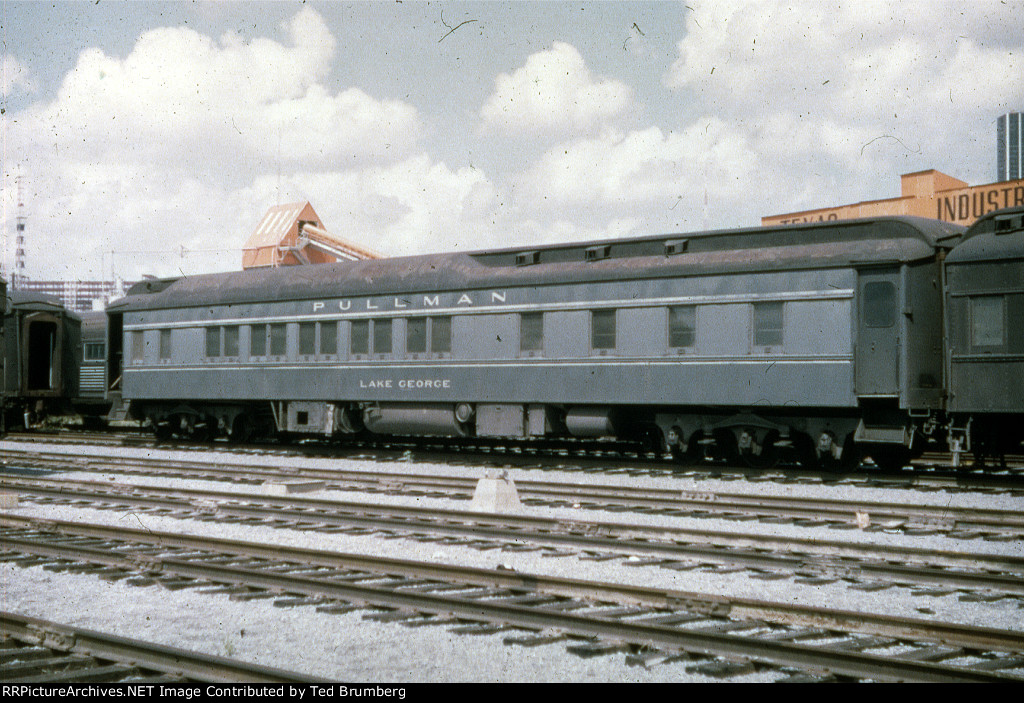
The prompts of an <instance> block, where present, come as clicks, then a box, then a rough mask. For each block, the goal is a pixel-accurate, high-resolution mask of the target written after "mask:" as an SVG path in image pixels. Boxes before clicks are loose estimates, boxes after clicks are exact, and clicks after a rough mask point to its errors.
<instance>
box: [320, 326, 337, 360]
mask: <svg viewBox="0 0 1024 703" xmlns="http://www.w3.org/2000/svg"><path fill="white" fill-rule="evenodd" d="M320 353H321V354H337V353H338V323H337V322H321V323H320Z"/></svg>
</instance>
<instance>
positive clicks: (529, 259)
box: [516, 251, 540, 266]
mask: <svg viewBox="0 0 1024 703" xmlns="http://www.w3.org/2000/svg"><path fill="white" fill-rule="evenodd" d="M539 263H540V252H539V251H524V252H521V253H519V254H516V266H532V265H533V264H539Z"/></svg>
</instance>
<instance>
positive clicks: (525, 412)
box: [108, 218, 963, 465]
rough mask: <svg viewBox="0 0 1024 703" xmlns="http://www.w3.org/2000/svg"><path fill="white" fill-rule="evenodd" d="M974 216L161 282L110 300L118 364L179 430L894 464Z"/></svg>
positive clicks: (904, 446) (138, 392)
mask: <svg viewBox="0 0 1024 703" xmlns="http://www.w3.org/2000/svg"><path fill="white" fill-rule="evenodd" d="M962 233H963V229H962V228H959V227H956V226H953V225H949V224H946V223H942V222H938V221H932V220H924V219H917V218H879V219H871V220H852V221H845V222H829V223H823V224H814V225H805V226H786V227H769V228H756V229H744V230H733V231H719V232H709V233H700V234H692V235H673V236H661V237H646V238H641V239H630V240H614V241H603V242H591V243H586V244H573V245H564V246H546V247H538V248H536V249H531V250H524V249H509V250H501V251H485V252H476V253H467V254H447V255H432V256H421V257H409V258H396V259H385V260H375V261H359V262H346V263H337V264H321V265H313V266H304V267H297V268H279V269H266V270H249V271H242V272H233V273H227V274H217V275H207V276H190V277H187V278H180V279H165V280H159V281H146V282H143V283H141V284H139V285H137V286H135V287H133V288H132V289H131V290H130V291H129V293H128V295H127V297H126V298H124V299H122V300H120V301H117V302H115V303H113V304H111V305H110V306H109V307H108V315H109V324H110V329H111V332H110V355H109V358H110V362H109V363H110V364H111V368H110V370H109V371H108V374H109V377H110V378H114V379H120V382H121V386H120V387H121V388H122V389H123V395H124V398H125V400H127V401H129V402H130V412H131V413H132V414H133V416H135V417H137V418H145V419H148V420H150V421H151V422H152V423H153V424H154V426H155V427H157V428H158V429H159V431H160V432H162V433H164V434H171V433H180V434H190V435H193V436H209V435H210V434H213V433H215V432H222V433H226V434H228V435H230V436H234V437H238V438H244V437H248V436H251V435H252V434H253V433H255V432H282V433H316V434H325V435H331V434H344V433H352V432H359V431H364V430H366V431H370V432H374V433H379V434H428V435H476V436H510V437H543V436H552V435H571V436H577V437H598V436H617V437H621V438H630V439H641V440H645V441H648V442H650V443H651V446H652V447H653V448H659V449H666V450H670V451H672V452H673V453H674V454H676V455H679V456H690V457H700V456H707V455H709V454H710V455H713V456H721V457H724V458H728V459H732V458H742V459H744V460H746V461H748V462H750V463H752V464H754V465H763V464H767V463H771V462H773V461H775V460H776V459H777V458H779V457H780V456H781V455H783V454H791V455H792V456H793V457H794V458H796V459H799V460H801V461H805V462H807V463H816V462H821V463H825V464H832V463H848V462H852V461H854V460H855V459H856V457H857V456H859V453H860V451H861V450H867V451H868V452H869V453H870V454H871V455H872V456H873V457H874V458H875V460H876V461H877V462H880V463H893V462H896V463H898V462H902V461H904V460H905V459H906V458H907V457H908V456H909V454H910V453H911V452H912V451H913V450H914V449H915V447H917V446H919V443H918V442H917V440H918V434H919V430H920V429H921V428H922V427H923V425H924V424H925V423H926V420H925V418H931V419H932V421H933V419H934V417H935V416H936V414H937V413H940V412H941V411H942V410H943V404H944V402H945V398H944V389H943V383H942V380H943V362H944V360H943V353H942V348H943V345H942V335H943V319H942V298H941V279H942V267H941V259H942V253H943V252H944V251H945V250H946V249H949V248H951V247H952V246H953V244H954V243H955V242H956V241H957V240H958V239H959V237H960V236H961V235H962Z"/></svg>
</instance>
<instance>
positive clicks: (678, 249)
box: [665, 239, 690, 256]
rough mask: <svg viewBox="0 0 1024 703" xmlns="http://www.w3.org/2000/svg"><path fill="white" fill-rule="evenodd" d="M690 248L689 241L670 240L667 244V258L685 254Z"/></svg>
mask: <svg viewBox="0 0 1024 703" xmlns="http://www.w3.org/2000/svg"><path fill="white" fill-rule="evenodd" d="M689 248H690V240H689V239H670V240H669V241H667V242H665V256H676V255H677V254H685V253H686V250H687V249H689Z"/></svg>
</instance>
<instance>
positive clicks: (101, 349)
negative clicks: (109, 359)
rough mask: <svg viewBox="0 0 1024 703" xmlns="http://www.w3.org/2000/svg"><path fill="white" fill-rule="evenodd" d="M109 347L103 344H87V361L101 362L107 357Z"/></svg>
mask: <svg viewBox="0 0 1024 703" xmlns="http://www.w3.org/2000/svg"><path fill="white" fill-rule="evenodd" d="M106 349H107V345H106V344H104V343H102V342H86V343H85V360H86V361H99V360H100V359H102V358H104V356H105V355H106Z"/></svg>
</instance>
